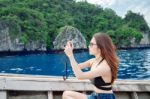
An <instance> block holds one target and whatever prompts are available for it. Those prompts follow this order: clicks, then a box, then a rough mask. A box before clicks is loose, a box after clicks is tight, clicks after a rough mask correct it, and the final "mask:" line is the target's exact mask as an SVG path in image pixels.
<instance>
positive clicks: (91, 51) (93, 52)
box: [89, 37, 100, 56]
mask: <svg viewBox="0 0 150 99" xmlns="http://www.w3.org/2000/svg"><path fill="white" fill-rule="evenodd" d="M89 54H90V55H94V56H96V55H98V54H100V49H99V48H98V46H97V44H96V40H95V38H94V37H93V38H92V39H91V41H90V44H89Z"/></svg>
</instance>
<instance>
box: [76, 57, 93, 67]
mask: <svg viewBox="0 0 150 99" xmlns="http://www.w3.org/2000/svg"><path fill="white" fill-rule="evenodd" d="M93 60H94V58H93V59H89V60H88V61H85V62H83V63H79V64H78V66H79V67H80V69H84V68H87V67H91V66H92V63H93Z"/></svg>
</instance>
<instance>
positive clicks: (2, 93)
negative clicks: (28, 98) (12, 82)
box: [0, 91, 7, 99]
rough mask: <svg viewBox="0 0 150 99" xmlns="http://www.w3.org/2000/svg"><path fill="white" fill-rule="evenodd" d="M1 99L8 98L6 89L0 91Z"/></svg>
mask: <svg viewBox="0 0 150 99" xmlns="http://www.w3.org/2000/svg"><path fill="white" fill-rule="evenodd" d="M0 99H7V94H6V91H0Z"/></svg>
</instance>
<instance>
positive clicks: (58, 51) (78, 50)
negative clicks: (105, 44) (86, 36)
mask: <svg viewBox="0 0 150 99" xmlns="http://www.w3.org/2000/svg"><path fill="white" fill-rule="evenodd" d="M134 49H138V50H144V49H150V46H149V47H120V48H117V50H134ZM85 51H88V48H83V49H74V50H73V52H74V53H80V52H85ZM54 53H58V54H63V53H64V49H59V50H54V49H49V50H46V51H39V50H34V51H33V50H32V51H27V50H22V51H0V57H1V56H14V55H19V56H22V55H30V54H54Z"/></svg>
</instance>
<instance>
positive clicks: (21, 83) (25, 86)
mask: <svg viewBox="0 0 150 99" xmlns="http://www.w3.org/2000/svg"><path fill="white" fill-rule="evenodd" d="M149 82H150V81H149V80H147V81H146V80H145V81H135V80H132V81H131V80H118V81H116V82H115V84H114V85H113V89H114V91H126V92H133V91H136V92H144V91H146V92H150V83H149ZM92 89H93V87H92V84H91V83H90V82H89V81H88V80H77V79H75V78H70V79H67V80H66V81H64V80H62V78H60V77H58V78H57V77H55V78H53V77H50V78H49V77H48V76H35V77H34V76H27V75H26V76H23V75H19V76H18V75H10V76H9V75H0V90H24V91H51V90H52V91H64V90H76V91H91V90H92Z"/></svg>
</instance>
